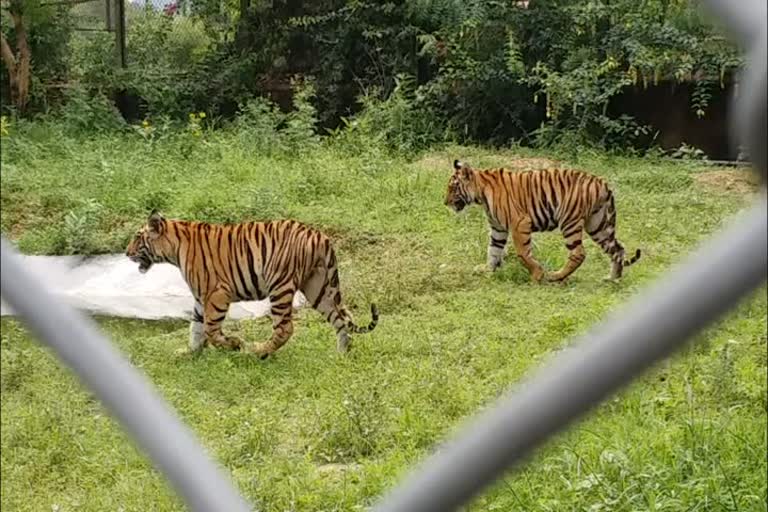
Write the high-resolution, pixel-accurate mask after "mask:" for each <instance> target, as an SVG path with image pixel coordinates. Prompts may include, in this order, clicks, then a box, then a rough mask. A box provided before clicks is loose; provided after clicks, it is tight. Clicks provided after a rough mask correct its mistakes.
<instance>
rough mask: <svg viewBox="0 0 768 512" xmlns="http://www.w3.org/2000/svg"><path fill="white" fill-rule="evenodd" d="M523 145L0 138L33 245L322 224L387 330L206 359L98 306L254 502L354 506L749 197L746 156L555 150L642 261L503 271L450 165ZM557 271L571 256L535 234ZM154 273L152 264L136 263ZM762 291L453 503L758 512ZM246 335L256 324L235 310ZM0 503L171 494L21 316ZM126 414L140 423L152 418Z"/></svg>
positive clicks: (307, 330) (300, 327) (181, 330)
mask: <svg viewBox="0 0 768 512" xmlns="http://www.w3.org/2000/svg"><path fill="white" fill-rule="evenodd" d="M521 156H529V157H530V156H538V157H541V156H546V155H542V154H533V153H527V152H522V151H512V150H508V151H499V150H494V151H490V150H484V149H479V148H460V147H451V148H447V149H441V150H436V151H433V152H430V153H427V154H424V155H421V156H419V157H417V158H414V159H410V160H406V159H405V158H403V157H398V156H392V155H391V154H388V153H386V152H383V151H380V150H377V149H375V148H374V147H371V148H368V147H366V146H365V145H357V146H355V145H353V144H348V145H345V144H343V143H342V142H338V143H332V144H326V145H321V146H318V147H310V148H303V149H301V148H300V149H298V150H296V151H292V152H287V151H267V150H265V149H263V148H262V149H258V147H257V146H253V145H252V144H251V143H250V142H249V140H248V138H247V137H245V136H242V134H238V133H233V132H227V131H220V132H216V133H213V134H208V135H207V141H206V142H205V143H201V144H198V145H195V146H192V147H190V146H188V145H186V144H182V143H181V142H179V141H178V140H176V139H174V138H173V137H169V138H168V139H166V140H157V141H151V143H150V142H147V141H144V140H142V139H141V138H139V137H138V136H135V137H125V136H123V137H118V136H112V135H108V134H105V135H99V136H95V137H91V138H78V137H75V136H69V135H67V134H66V133H61V132H59V131H57V129H56V128H55V127H50V126H46V125H30V126H28V127H27V128H26V132H25V133H19V134H15V135H12V136H11V137H10V138H9V139H4V140H3V151H2V231H3V234H4V235H5V236H8V237H10V238H11V239H13V240H14V241H15V242H16V243H17V244H18V245H19V247H20V248H21V249H22V250H23V251H24V252H27V253H38V254H54V253H59V254H61V253H71V252H82V253H97V252H119V251H122V250H124V248H125V244H126V242H127V240H128V238H129V237H130V235H131V234H132V233H133V232H134V231H135V229H136V228H137V227H138V226H139V225H140V224H141V223H142V222H143V220H144V219H145V216H146V213H147V211H148V209H150V208H152V207H159V208H161V209H162V211H163V212H164V213H165V214H166V215H167V216H169V217H184V218H195V219H201V220H202V219H205V220H213V221H239V220H246V219H267V218H276V217H292V218H296V219H299V220H302V221H305V222H308V223H311V224H313V225H315V226H317V227H320V228H322V229H324V230H325V231H326V232H328V233H329V234H331V235H332V236H333V238H334V239H335V240H336V245H337V250H338V253H339V257H340V260H341V280H342V290H343V291H344V292H345V295H346V300H347V302H348V304H349V306H350V307H351V309H352V311H353V313H355V314H356V316H357V319H358V321H359V322H360V323H367V321H368V319H369V316H368V315H369V312H368V303H370V302H376V303H377V304H378V305H379V308H380V310H381V320H380V323H379V326H378V328H377V329H376V330H375V331H374V332H373V333H371V334H368V335H364V336H363V335H361V336H357V337H355V339H354V348H353V351H352V352H351V353H350V355H348V356H341V355H338V354H337V353H336V352H335V338H334V335H333V332H332V329H331V328H330V326H328V325H326V324H325V323H324V322H323V321H322V319H321V318H320V316H319V315H318V314H316V313H315V312H313V311H311V310H302V311H301V312H300V314H299V315H298V321H297V325H296V333H295V335H294V337H293V339H292V340H291V341H290V342H289V343H288V344H287V345H286V346H285V347H284V348H283V349H281V350H280V352H279V353H278V354H277V355H276V357H273V358H270V359H269V360H267V361H259V360H256V359H254V358H252V357H248V356H246V355H243V354H237V353H227V352H220V351H215V350H207V351H206V352H205V353H204V354H203V355H201V356H200V357H199V358H197V359H194V360H190V359H181V360H180V359H177V358H175V357H174V356H173V352H174V350H175V349H177V348H179V347H181V346H183V345H184V344H185V343H186V339H187V332H188V331H187V325H186V323H184V322H176V321H173V322H171V321H168V322H145V321H127V320H117V319H99V320H98V321H99V324H100V326H101V327H102V329H103V330H104V332H106V333H107V334H108V335H109V336H111V337H112V339H113V340H114V342H115V343H116V344H117V345H118V346H119V347H120V349H121V350H122V351H123V353H124V354H126V356H127V357H129V358H130V360H131V361H132V363H133V364H135V365H136V366H138V367H139V368H140V369H141V370H142V371H143V372H145V373H146V375H147V376H148V377H149V378H150V379H151V380H152V381H153V382H154V383H155V385H156V386H157V387H158V388H159V390H160V392H161V393H162V395H163V396H164V397H165V398H166V399H167V400H168V401H169V402H170V403H171V404H172V405H173V406H174V407H175V408H176V409H177V411H178V413H179V414H180V415H181V417H182V418H183V419H184V420H185V421H186V422H187V423H188V424H189V425H190V426H191V427H192V429H193V430H194V431H195V433H196V434H197V435H198V437H199V439H200V440H201V441H202V443H203V444H204V446H205V447H206V449H207V450H208V451H209V453H210V454H211V456H212V457H214V458H215V459H216V460H217V461H218V462H219V463H221V464H222V465H223V466H224V467H225V468H226V469H227V470H228V471H229V473H230V474H231V476H232V478H233V479H234V481H235V482H236V484H237V486H238V487H239V489H240V490H241V491H242V493H243V494H244V495H245V496H246V497H247V498H249V499H250V500H251V501H252V502H253V503H254V504H256V505H258V506H259V508H260V509H261V510H270V511H271V510H276V511H293V510H296V511H299V510H301V511H312V512H314V511H331V510H334V511H336V510H338V511H342V510H344V511H346V510H363V509H364V508H365V507H366V506H367V505H369V504H370V503H371V502H372V501H373V500H374V499H375V498H376V497H377V496H379V495H380V493H382V492H384V491H385V490H386V489H388V488H389V487H391V486H392V485H394V484H395V483H396V482H398V481H399V478H400V477H401V476H402V475H403V474H404V472H405V471H407V470H408V469H409V468H410V467H411V466H412V465H413V464H414V463H416V462H418V461H419V460H421V459H422V458H423V457H424V456H425V455H427V454H428V453H429V452H430V451H431V450H432V449H433V448H434V447H435V445H436V444H437V443H439V442H440V441H441V440H443V439H444V438H445V437H446V436H447V435H450V434H451V433H452V432H453V431H454V429H455V428H456V427H457V425H459V424H460V423H461V421H462V420H463V419H464V418H467V417H468V416H471V415H472V414H473V413H474V412H476V411H477V410H478V408H481V407H483V406H486V405H489V404H491V403H492V402H493V401H494V399H495V398H496V397H498V396H499V394H501V393H503V392H504V391H505V390H507V389H509V388H510V387H512V386H514V384H515V383H516V382H518V381H519V379H520V378H521V377H523V376H524V375H525V374H526V373H527V372H528V371H530V370H532V369H533V368H534V367H536V366H537V365H539V364H541V363H542V362H543V361H545V360H546V359H547V358H548V357H550V356H551V355H552V354H553V353H555V352H557V351H558V350H560V349H562V348H563V347H564V346H565V345H566V344H567V343H568V341H569V339H570V338H571V337H572V336H574V335H578V334H580V333H583V332H584V331H585V330H587V329H588V328H589V327H590V326H591V325H592V324H593V323H594V322H596V321H598V320H599V319H601V318H602V317H603V316H604V315H605V314H606V313H607V312H609V311H611V310H612V309H614V308H616V307H618V306H619V305H620V304H621V303H622V302H624V301H625V300H626V299H627V298H629V297H630V296H631V295H632V294H633V293H635V292H637V291H638V290H640V289H641V288H643V287H644V286H645V285H646V284H649V283H650V282H652V281H653V280H654V279H655V278H657V277H659V276H660V275H662V274H663V273H664V272H665V271H667V270H668V269H669V268H670V267H671V266H672V265H673V264H674V263H675V262H677V261H679V259H680V258H681V257H683V256H684V255H685V254H687V253H688V252H689V251H690V250H691V249H692V248H694V247H695V246H696V245H697V244H698V242H700V241H701V240H703V239H704V238H706V237H707V236H708V235H709V234H711V233H712V232H713V231H716V230H717V229H718V228H719V227H720V226H721V225H722V224H723V223H724V222H725V221H726V220H727V219H728V218H729V217H730V216H731V215H732V214H734V213H736V212H737V211H738V210H740V209H742V208H743V207H745V206H746V205H747V204H748V203H749V201H750V199H751V193H750V192H749V190H750V186H749V184H747V183H745V181H744V180H743V179H742V174H743V173H745V172H746V171H730V172H722V171H717V172H715V171H712V170H711V169H707V168H706V167H703V166H700V165H695V164H692V163H687V164H684V163H679V164H670V163H664V162H661V161H658V160H652V159H645V160H642V159H630V158H618V157H610V156H605V155H596V154H592V153H579V154H571V155H565V156H562V155H561V158H563V159H565V161H567V163H568V164H569V165H572V166H575V167H578V168H582V169H585V170H589V171H591V172H593V173H595V174H599V175H601V176H605V177H606V178H608V179H609V180H610V182H611V183H612V185H613V188H614V191H615V193H616V200H617V209H618V233H619V239H620V240H621V241H622V243H623V244H624V245H625V247H626V248H627V252H628V253H631V252H633V251H634V249H635V248H636V247H640V248H642V249H643V257H642V259H641V260H640V261H639V262H638V263H637V264H635V265H634V266H632V267H631V268H629V269H627V272H626V274H625V277H624V279H623V280H622V281H621V282H620V283H619V284H611V283H607V282H603V281H602V279H603V278H604V277H605V276H606V275H607V274H608V272H609V266H610V264H609V261H608V258H607V257H606V256H604V255H603V254H601V252H600V251H599V249H598V248H597V247H596V246H595V245H594V244H593V243H592V242H591V241H589V242H585V245H586V250H587V260H586V262H585V264H584V265H583V266H582V267H581V268H580V269H579V270H578V271H577V272H576V273H575V274H574V275H573V276H572V278H571V279H570V282H569V283H568V284H567V285H566V286H556V285H533V284H531V283H530V282H529V278H528V275H527V273H526V271H525V270H524V269H523V267H522V266H521V265H520V264H519V263H518V262H517V261H516V260H515V259H514V258H509V260H508V262H507V263H506V264H505V265H504V267H502V269H501V270H500V271H498V272H497V273H496V274H494V275H492V276H489V275H480V274H477V273H475V272H474V271H473V269H474V267H476V266H477V265H480V264H482V263H483V262H484V259H485V248H486V244H487V239H486V236H487V234H486V233H487V228H486V221H485V218H484V215H483V213H482V212H481V211H480V210H479V209H477V208H472V209H470V210H469V211H467V212H466V213H462V214H461V215H455V214H453V213H452V212H451V211H449V210H448V209H447V208H446V207H444V206H443V204H442V200H443V194H444V191H445V186H446V183H447V179H448V176H449V174H450V165H451V162H452V160H453V159H454V158H462V159H465V160H467V161H468V162H470V163H471V164H473V165H474V166H476V167H482V166H490V165H501V164H505V163H510V162H512V161H513V159H515V158H517V157H521ZM534 243H535V246H534V251H535V254H536V255H537V257H538V258H539V260H540V261H542V263H544V264H545V266H547V267H548V268H550V269H551V268H553V267H556V266H559V265H561V264H562V263H563V262H564V261H565V258H566V250H565V248H564V244H563V242H562V238H561V237H560V235H559V234H558V233H554V234H544V235H538V236H535V238H534ZM145 278H146V279H151V278H152V272H151V271H150V272H149V273H148V274H147V275H146V277H145ZM766 309H767V306H766V289H765V288H762V289H761V290H760V291H759V293H757V294H755V295H754V296H753V297H752V298H751V299H750V300H748V301H746V302H744V303H743V304H742V305H741V306H739V307H738V309H737V310H735V311H734V312H733V313H732V314H731V315H730V316H729V317H728V318H727V319H726V320H724V321H723V322H721V323H719V324H718V325H717V326H715V327H714V328H712V329H710V330H709V331H707V332H706V333H705V334H703V335H701V336H700V337H699V339H698V343H696V344H695V345H691V346H690V347H689V348H687V349H686V350H685V351H684V352H682V353H680V354H679V355H677V356H676V357H675V358H674V359H673V360H671V361H670V362H669V363H668V364H667V363H665V364H663V365H662V366H661V367H659V368H656V369H654V370H653V371H651V372H649V373H647V374H646V375H645V376H644V377H643V378H641V379H639V380H638V381H636V382H635V383H634V384H633V385H632V386H631V387H630V388H628V389H626V390H625V391H624V392H622V393H621V394H620V395H618V396H616V397H614V398H613V399H612V400H610V401H608V402H607V403H605V404H603V405H602V406H600V407H599V408H598V409H597V411H596V412H595V414H593V415H591V416H590V417H589V418H587V419H586V420H585V421H584V422H582V423H580V424H578V425H576V426H574V427H573V428H571V429H570V430H568V431H567V432H564V433H563V434H561V435H559V436H558V437H556V438H555V439H553V440H552V442H550V443H549V444H548V445H547V446H546V447H545V448H543V449H542V450H541V451H539V452H537V454H536V456H535V457H534V458H533V459H532V460H531V461H530V464H529V465H527V466H526V467H525V468H524V469H523V470H522V471H520V472H518V473H514V474H509V475H507V477H506V478H505V479H503V480H501V481H499V482H498V483H497V484H495V485H494V486H493V487H491V488H489V489H488V490H487V492H485V493H484V494H483V495H482V496H480V497H478V498H477V499H476V500H475V501H474V502H473V503H472V504H471V505H470V506H468V507H467V510H473V511H486V510H499V511H507V510H530V511H563V510H585V511H609V510H610V511H613V510H616V511H639V510H643V511H645V510H664V511H725V510H734V511H735V510H739V511H758V510H766V469H767V468H766V426H767V425H766V357H767V354H766ZM227 327H228V328H229V329H231V330H235V331H238V332H239V333H240V335H241V336H243V337H244V338H246V339H249V340H262V339H265V338H266V337H267V336H268V334H269V331H270V328H269V321H268V320H267V319H259V320H254V321H241V322H230V323H228V324H227ZM1 347H2V350H1V351H0V356H1V357H0V359H1V361H2V368H1V370H2V373H1V375H2V381H1V383H2V388H1V390H2V395H1V397H2V410H1V412H2V424H1V426H2V436H1V438H2V446H1V448H2V450H1V451H0V456H1V457H2V502H1V503H0V505H2V507H3V509H5V508H6V507H7V509H8V510H16V511H48V510H58V511H61V512H64V511H74V510H78V511H107V510H110V511H118V510H122V511H126V512H127V511H146V510H161V511H166V510H183V506H182V503H181V501H180V500H179V499H178V498H177V497H176V496H175V495H174V494H173V493H172V491H171V490H170V489H169V488H168V486H167V485H166V483H165V481H164V479H163V478H162V477H161V476H160V475H159V474H158V473H157V472H156V471H155V470H154V469H152V467H151V466H150V464H149V463H148V462H147V460H146V459H145V457H144V456H143V455H142V454H141V453H139V452H137V451H136V450H135V449H134V448H133V447H132V446H131V444H130V443H129V441H128V439H127V438H126V436H125V435H124V434H123V433H122V431H121V429H120V428H119V427H118V426H117V425H116V423H115V422H114V421H113V420H112V419H111V418H110V417H109V416H108V415H107V414H106V413H105V411H104V410H103V408H102V407H101V406H100V404H99V403H98V402H97V401H95V400H94V398H93V397H92V396H91V395H90V394H89V393H88V392H86V391H84V390H83V388H82V387H81V386H80V385H79V383H78V382H77V381H76V379H75V378H74V377H73V376H72V375H71V374H70V373H69V372H68V371H67V370H66V369H63V368H62V367H61V366H60V364H59V363H58V361H57V360H56V359H55V358H54V357H52V356H51V355H50V353H49V352H48V351H46V350H45V349H43V348H41V347H40V346H39V345H38V344H37V343H36V342H35V341H34V340H32V339H30V337H29V336H28V335H27V333H26V332H25V330H24V329H23V328H22V327H21V326H20V325H19V324H18V323H17V322H15V321H13V320H6V319H4V320H3V321H2V346H1ZM136 414H139V415H140V414H142V412H141V411H140V410H137V411H136Z"/></svg>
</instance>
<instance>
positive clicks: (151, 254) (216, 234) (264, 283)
mask: <svg viewBox="0 0 768 512" xmlns="http://www.w3.org/2000/svg"><path fill="white" fill-rule="evenodd" d="M127 255H128V256H129V257H130V258H131V259H132V260H133V261H135V262H137V263H139V270H140V271H142V272H146V271H147V270H148V269H149V268H150V267H151V265H152V264H154V263H161V262H167V263H171V264H173V265H176V266H177V267H179V269H180V270H181V274H182V276H183V277H184V279H185V281H186V282H187V284H188V285H189V288H190V291H191V292H192V295H193V296H194V298H195V309H194V313H193V324H194V323H195V322H196V323H197V324H200V323H201V322H203V323H204V326H203V329H202V332H203V333H204V340H202V341H201V340H200V339H198V338H199V337H200V332H201V329H199V328H195V327H194V325H193V326H192V327H191V332H193V333H194V336H197V338H195V339H192V338H191V339H190V348H191V349H192V350H196V349H197V348H199V346H202V345H203V344H205V343H211V344H213V345H215V346H223V347H230V348H240V347H241V345H242V344H241V342H240V341H239V340H237V339H235V338H229V337H226V336H224V335H223V334H222V332H221V322H222V321H223V320H224V318H225V316H226V314H227V311H228V310H229V305H230V304H231V303H232V302H238V301H243V300H262V299H265V298H269V300H270V306H271V309H270V312H271V315H272V319H273V333H272V337H271V339H270V340H269V341H267V342H265V343H259V344H253V345H252V346H250V347H248V350H250V351H252V352H255V353H257V354H259V355H261V356H263V357H266V356H267V355H269V354H271V353H272V352H274V351H275V350H277V349H278V348H280V347H281V346H282V345H284V344H285V343H286V342H287V341H288V339H289V338H290V337H291V334H292V333H293V324H292V311H293V308H292V306H293V299H294V296H295V294H296V293H297V292H298V291H301V292H303V293H304V295H305V296H306V298H307V300H308V302H309V303H310V304H311V305H312V306H313V307H314V308H315V309H317V310H318V311H320V312H321V313H322V314H323V315H324V316H325V317H326V319H328V321H329V322H331V324H332V325H333V326H334V328H335V329H336V333H337V336H338V338H339V348H341V349H346V348H347V346H348V343H349V336H348V334H349V333H350V332H352V333H364V332H368V331H370V330H373V328H374V327H375V326H376V323H377V321H378V311H377V309H376V307H375V306H374V305H372V306H371V312H372V314H373V320H372V321H371V323H370V324H369V325H368V326H367V327H358V326H356V325H355V323H354V321H353V320H352V317H351V315H350V314H349V312H348V311H347V309H346V308H345V307H344V306H343V304H342V298H341V291H340V289H339V277H338V267H337V264H336V256H335V253H334V250H333V247H332V246H331V243H330V240H329V239H328V238H327V237H326V236H325V235H324V234H323V233H321V232H320V231H317V230H315V229H313V228H311V227H309V226H307V225H305V224H302V223H299V222H296V221H292V220H283V221H275V222H265V223H257V222H250V223H242V224H231V225H221V224H209V223H204V222H192V221H182V220H167V219H165V218H163V217H162V216H161V215H159V214H158V213H156V212H153V213H152V215H150V218H149V221H148V223H147V225H146V226H144V228H142V229H141V230H140V231H139V232H138V233H137V235H136V237H135V238H134V239H133V241H131V243H130V244H129V246H128V249H127ZM194 336H193V337H194Z"/></svg>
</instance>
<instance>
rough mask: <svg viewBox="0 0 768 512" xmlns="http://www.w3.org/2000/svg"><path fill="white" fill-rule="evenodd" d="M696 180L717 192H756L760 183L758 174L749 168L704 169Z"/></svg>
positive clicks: (745, 193) (746, 193)
mask: <svg viewBox="0 0 768 512" xmlns="http://www.w3.org/2000/svg"><path fill="white" fill-rule="evenodd" d="M695 180H696V182H697V183H698V184H699V185H701V186H703V187H706V188H708V189H710V190H713V191H716V192H730V193H734V194H744V195H748V194H753V193H755V192H756V191H757V189H758V187H759V185H760V180H759V178H758V177H757V175H755V173H754V172H753V171H752V170H751V169H748V168H741V169H716V170H715V169H713V170H711V171H704V172H701V173H699V174H697V175H696V176H695Z"/></svg>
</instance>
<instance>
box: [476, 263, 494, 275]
mask: <svg viewBox="0 0 768 512" xmlns="http://www.w3.org/2000/svg"><path fill="white" fill-rule="evenodd" d="M494 270H496V269H495V268H491V267H490V266H489V265H488V264H487V263H486V264H483V265H475V266H474V267H473V268H472V273H473V274H476V275H487V274H491V273H493V271H494Z"/></svg>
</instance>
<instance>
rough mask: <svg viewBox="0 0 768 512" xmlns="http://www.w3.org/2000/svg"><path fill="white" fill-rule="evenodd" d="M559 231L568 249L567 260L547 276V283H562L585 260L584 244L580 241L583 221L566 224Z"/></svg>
mask: <svg viewBox="0 0 768 512" xmlns="http://www.w3.org/2000/svg"><path fill="white" fill-rule="evenodd" d="M560 229H561V230H562V233H563V238H565V248H566V249H568V260H567V261H566V262H565V265H563V267H562V268H561V269H560V270H558V271H557V272H549V273H548V274H547V281H561V282H562V281H564V280H565V279H566V278H567V277H568V276H570V275H571V274H573V273H574V272H575V271H576V269H578V268H579V267H580V266H581V264H582V263H584V260H585V259H586V258H587V254H586V253H585V252H584V244H583V243H582V240H581V239H582V236H583V231H584V219H578V220H574V221H570V222H566V223H564V224H563V225H562V227H561V228H560Z"/></svg>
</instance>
